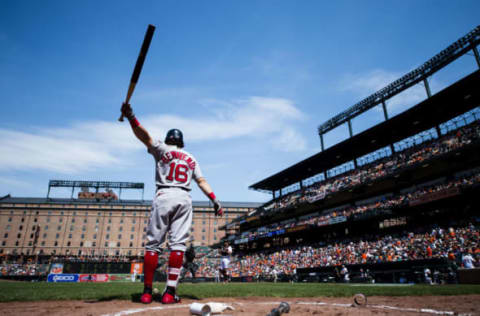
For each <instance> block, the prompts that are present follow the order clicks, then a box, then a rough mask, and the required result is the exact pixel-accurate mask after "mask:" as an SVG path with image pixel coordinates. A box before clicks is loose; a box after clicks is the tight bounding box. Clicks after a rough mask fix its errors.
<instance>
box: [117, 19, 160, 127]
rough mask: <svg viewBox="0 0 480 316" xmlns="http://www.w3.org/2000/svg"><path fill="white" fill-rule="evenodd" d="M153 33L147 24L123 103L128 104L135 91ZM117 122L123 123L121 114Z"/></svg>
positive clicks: (153, 28) (153, 29)
mask: <svg viewBox="0 0 480 316" xmlns="http://www.w3.org/2000/svg"><path fill="white" fill-rule="evenodd" d="M154 31H155V26H153V25H151V24H149V25H148V28H147V32H146V33H145V38H144V39H143V44H142V48H141V49H140V53H139V54H138V58H137V62H136V64H135V68H134V69H133V73H132V78H131V79H130V85H129V86H128V91H127V97H126V98H125V102H124V103H128V102H129V101H130V97H131V96H132V94H133V90H135V85H136V84H137V81H138V77H139V76H140V72H141V71H142V67H143V62H144V61H145V57H146V56H147V52H148V48H149V47H150V42H151V41H152V37H153V32H154ZM118 120H119V121H120V122H123V114H122V115H121V116H120V118H119V119H118Z"/></svg>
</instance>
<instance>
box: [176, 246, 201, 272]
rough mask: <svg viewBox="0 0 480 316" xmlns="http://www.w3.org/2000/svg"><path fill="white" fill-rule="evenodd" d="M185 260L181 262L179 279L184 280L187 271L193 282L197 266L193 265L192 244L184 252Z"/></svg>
mask: <svg viewBox="0 0 480 316" xmlns="http://www.w3.org/2000/svg"><path fill="white" fill-rule="evenodd" d="M184 257H185V260H184V262H183V266H182V267H183V268H182V273H181V276H180V279H184V278H185V275H186V274H187V272H188V271H190V273H191V274H192V279H194V280H195V273H197V270H198V265H197V264H196V263H194V262H193V261H194V260H195V248H193V243H191V244H190V246H189V247H188V248H187V250H186V251H185V256H184Z"/></svg>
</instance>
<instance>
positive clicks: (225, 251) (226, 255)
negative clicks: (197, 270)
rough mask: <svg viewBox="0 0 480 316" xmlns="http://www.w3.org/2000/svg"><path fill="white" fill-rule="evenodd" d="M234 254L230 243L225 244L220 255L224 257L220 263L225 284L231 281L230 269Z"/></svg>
mask: <svg viewBox="0 0 480 316" xmlns="http://www.w3.org/2000/svg"><path fill="white" fill-rule="evenodd" d="M232 252H233V251H232V247H231V246H230V245H229V244H228V242H224V243H223V247H222V249H221V250H220V255H221V256H222V259H221V261H220V274H221V275H222V278H223V283H227V282H228V281H229V274H228V267H229V265H230V255H231V254H232Z"/></svg>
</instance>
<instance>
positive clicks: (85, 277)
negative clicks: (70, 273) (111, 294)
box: [78, 274, 109, 282]
mask: <svg viewBox="0 0 480 316" xmlns="http://www.w3.org/2000/svg"><path fill="white" fill-rule="evenodd" d="M78 280H79V281H80V282H108V280H109V275H108V274H79V275H78Z"/></svg>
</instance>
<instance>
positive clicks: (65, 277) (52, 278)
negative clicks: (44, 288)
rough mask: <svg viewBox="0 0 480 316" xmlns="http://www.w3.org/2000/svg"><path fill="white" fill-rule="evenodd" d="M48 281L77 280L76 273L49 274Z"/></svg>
mask: <svg viewBox="0 0 480 316" xmlns="http://www.w3.org/2000/svg"><path fill="white" fill-rule="evenodd" d="M47 281H48V282H78V274H49V275H48V279H47Z"/></svg>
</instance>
